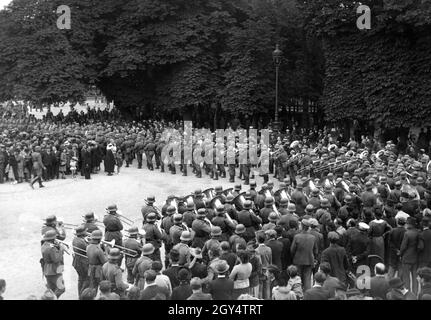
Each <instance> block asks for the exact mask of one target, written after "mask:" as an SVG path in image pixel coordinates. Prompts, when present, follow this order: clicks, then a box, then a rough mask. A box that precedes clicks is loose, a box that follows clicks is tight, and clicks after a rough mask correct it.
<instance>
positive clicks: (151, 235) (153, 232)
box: [143, 212, 166, 261]
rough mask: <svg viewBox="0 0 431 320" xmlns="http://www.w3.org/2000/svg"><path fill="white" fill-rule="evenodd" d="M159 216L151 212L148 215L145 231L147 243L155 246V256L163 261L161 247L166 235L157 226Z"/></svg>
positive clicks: (144, 226)
mask: <svg viewBox="0 0 431 320" xmlns="http://www.w3.org/2000/svg"><path fill="white" fill-rule="evenodd" d="M156 221H157V215H156V214H155V213H154V212H151V213H149V214H148V215H147V218H146V220H145V222H144V225H143V229H144V231H145V243H151V244H152V245H153V246H154V256H155V257H156V258H157V260H159V261H161V256H160V247H161V246H162V241H163V240H164V239H165V237H166V234H165V233H164V231H163V232H162V230H161V229H160V228H159V227H158V226H157V225H156Z"/></svg>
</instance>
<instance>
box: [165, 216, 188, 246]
mask: <svg viewBox="0 0 431 320" xmlns="http://www.w3.org/2000/svg"><path fill="white" fill-rule="evenodd" d="M173 222H174V225H173V226H172V227H171V228H170V229H169V238H170V242H171V243H172V246H175V245H176V244H178V243H180V241H181V240H180V238H181V234H182V232H183V231H185V230H186V229H187V228H186V225H184V223H183V215H182V214H180V213H175V214H174V215H173Z"/></svg>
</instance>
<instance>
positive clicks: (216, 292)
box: [208, 277, 233, 300]
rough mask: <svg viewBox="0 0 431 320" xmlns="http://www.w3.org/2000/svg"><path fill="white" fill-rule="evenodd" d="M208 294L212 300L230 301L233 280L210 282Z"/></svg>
mask: <svg viewBox="0 0 431 320" xmlns="http://www.w3.org/2000/svg"><path fill="white" fill-rule="evenodd" d="M208 292H209V293H210V294H211V295H212V297H213V300H232V294H233V280H231V279H229V277H224V278H217V279H215V280H212V281H211V282H210V284H209V289H208Z"/></svg>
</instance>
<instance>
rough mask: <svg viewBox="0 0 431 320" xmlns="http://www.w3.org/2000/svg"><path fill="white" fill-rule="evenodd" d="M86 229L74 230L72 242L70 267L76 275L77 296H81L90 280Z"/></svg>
mask: <svg viewBox="0 0 431 320" xmlns="http://www.w3.org/2000/svg"><path fill="white" fill-rule="evenodd" d="M87 235H88V233H87V229H86V228H85V227H84V226H79V227H78V228H76V229H75V237H74V238H73V241H72V246H73V252H74V253H75V254H74V255H73V262H72V266H73V267H74V268H75V270H76V273H77V274H78V296H79V297H80V296H81V293H82V290H84V289H85V288H88V287H89V285H90V279H89V277H88V257H87V245H88V243H87V241H86V240H85V238H86V237H87Z"/></svg>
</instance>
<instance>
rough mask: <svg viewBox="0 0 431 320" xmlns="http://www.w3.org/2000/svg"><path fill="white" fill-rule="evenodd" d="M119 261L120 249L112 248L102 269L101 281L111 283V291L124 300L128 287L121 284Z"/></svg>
mask: <svg viewBox="0 0 431 320" xmlns="http://www.w3.org/2000/svg"><path fill="white" fill-rule="evenodd" d="M119 259H121V251H120V249H117V248H113V249H111V250H110V251H109V254H108V261H107V262H105V264H104V265H103V267H102V280H108V281H109V282H110V283H111V291H112V292H114V293H116V294H118V295H119V296H120V298H124V297H125V295H126V290H127V289H128V288H129V285H127V284H126V283H124V282H123V277H122V271H121V268H120V267H119V265H118V260H119Z"/></svg>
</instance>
